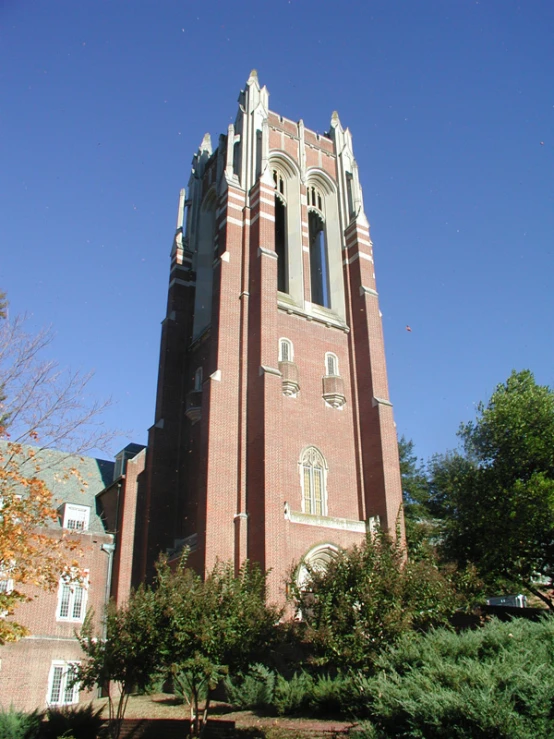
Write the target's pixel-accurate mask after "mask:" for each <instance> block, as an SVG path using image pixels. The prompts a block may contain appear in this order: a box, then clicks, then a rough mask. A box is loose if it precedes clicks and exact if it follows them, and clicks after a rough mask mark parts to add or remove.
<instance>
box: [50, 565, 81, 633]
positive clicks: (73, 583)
mask: <svg viewBox="0 0 554 739" xmlns="http://www.w3.org/2000/svg"><path fill="white" fill-rule="evenodd" d="M78 598H80V600H78ZM87 600H88V573H87V574H85V576H84V577H83V579H81V580H70V579H69V578H67V577H64V576H62V577H61V578H60V584H59V586H58V605H57V607H56V621H66V622H70V623H83V621H84V620H85V616H86V613H87ZM79 606H80V607H79ZM76 607H79V612H78V613H77V615H76V614H75V609H76ZM62 611H64V612H65V611H67V614H65V613H62Z"/></svg>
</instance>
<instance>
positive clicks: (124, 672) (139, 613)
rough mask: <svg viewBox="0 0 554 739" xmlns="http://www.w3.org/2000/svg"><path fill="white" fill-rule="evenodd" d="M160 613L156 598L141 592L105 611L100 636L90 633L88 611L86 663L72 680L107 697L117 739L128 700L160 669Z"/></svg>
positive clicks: (83, 644)
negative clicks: (93, 688) (97, 689)
mask: <svg viewBox="0 0 554 739" xmlns="http://www.w3.org/2000/svg"><path fill="white" fill-rule="evenodd" d="M160 624H161V613H160V607H159V601H158V599H157V597H156V593H155V592H154V591H153V590H152V589H151V588H148V587H142V586H141V587H140V588H139V589H138V590H136V591H134V592H133V593H131V596H130V598H129V600H128V601H127V602H126V603H125V604H124V605H122V606H120V607H119V608H117V607H116V606H115V604H114V603H113V602H112V603H110V604H109V605H108V606H107V608H106V614H105V622H104V631H103V633H102V634H97V633H95V631H94V628H93V614H92V612H89V613H88V614H87V618H86V620H85V623H84V624H83V628H82V629H81V633H80V634H79V637H78V638H79V643H80V645H81V649H82V650H83V652H84V653H85V656H86V659H85V660H83V661H82V662H81V663H80V665H79V666H78V668H77V672H76V679H77V680H78V681H79V682H80V683H81V685H82V686H83V687H84V688H92V687H94V686H95V685H97V686H98V687H101V688H104V689H105V690H106V691H107V695H108V709H109V718H110V732H111V736H112V737H113V738H114V739H117V737H118V736H119V733H120V731H121V724H122V721H123V718H124V717H125V711H126V708H127V703H128V701H129V696H130V694H131V692H132V691H133V690H145V689H146V688H147V687H148V686H149V684H150V682H151V680H152V678H153V676H154V675H155V674H156V672H157V670H158V667H159V655H160V651H159V643H160Z"/></svg>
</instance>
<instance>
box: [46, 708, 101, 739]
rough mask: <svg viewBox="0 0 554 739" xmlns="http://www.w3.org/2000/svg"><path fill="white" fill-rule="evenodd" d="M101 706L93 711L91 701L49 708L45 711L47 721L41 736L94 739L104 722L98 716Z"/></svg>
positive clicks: (50, 738) (47, 738) (53, 738)
mask: <svg viewBox="0 0 554 739" xmlns="http://www.w3.org/2000/svg"><path fill="white" fill-rule="evenodd" d="M102 708H103V707H102ZM102 708H99V709H98V710H96V711H95V710H94V708H93V706H92V703H89V704H88V705H82V706H63V707H61V708H49V709H48V710H47V712H46V715H47V716H48V723H46V724H44V729H43V736H44V738H45V739H58V738H59V737H64V738H67V737H68V736H69V735H71V736H72V737H74V739H96V737H97V736H98V734H99V732H100V729H101V727H102V724H103V723H104V721H103V719H102V718H101V717H100V714H101V713H102Z"/></svg>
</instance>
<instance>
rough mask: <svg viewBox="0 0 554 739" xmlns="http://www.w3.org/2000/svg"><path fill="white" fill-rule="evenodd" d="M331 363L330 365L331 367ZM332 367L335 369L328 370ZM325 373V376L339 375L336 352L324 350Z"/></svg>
mask: <svg viewBox="0 0 554 739" xmlns="http://www.w3.org/2000/svg"><path fill="white" fill-rule="evenodd" d="M331 364H332V367H331ZM330 368H332V369H334V370H335V371H334V372H329V369H330ZM325 375H326V376H327V377H338V376H339V358H338V357H337V355H336V354H333V352H326V354H325Z"/></svg>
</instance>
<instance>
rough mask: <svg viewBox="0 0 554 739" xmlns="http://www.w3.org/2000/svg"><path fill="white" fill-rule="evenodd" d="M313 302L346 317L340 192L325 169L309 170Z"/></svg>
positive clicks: (308, 189) (308, 200)
mask: <svg viewBox="0 0 554 739" xmlns="http://www.w3.org/2000/svg"><path fill="white" fill-rule="evenodd" d="M306 188H307V197H306V199H307V206H308V232H309V240H310V241H309V248H310V285H311V292H312V297H311V302H312V303H313V304H315V305H316V306H321V307H322V308H326V309H328V310H332V311H333V312H334V313H336V314H338V315H339V316H340V318H342V319H343V320H345V316H346V309H345V302H344V277H343V267H342V241H343V240H342V236H341V225H340V216H339V201H338V192H337V188H336V185H335V183H334V182H333V180H332V179H331V177H330V176H329V175H328V174H327V173H326V172H324V171H323V170H322V169H319V168H317V167H312V168H310V169H309V170H308V171H307V173H306Z"/></svg>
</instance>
